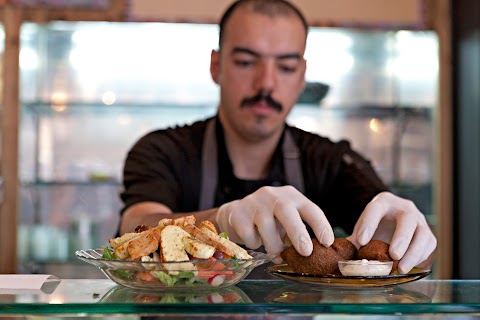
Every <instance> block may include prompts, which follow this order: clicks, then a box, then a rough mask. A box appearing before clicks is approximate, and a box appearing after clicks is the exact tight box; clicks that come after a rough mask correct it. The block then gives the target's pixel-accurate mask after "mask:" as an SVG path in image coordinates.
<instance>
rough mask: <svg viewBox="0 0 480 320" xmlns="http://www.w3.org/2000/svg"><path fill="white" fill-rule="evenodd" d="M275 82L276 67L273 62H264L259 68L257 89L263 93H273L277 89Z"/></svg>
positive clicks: (256, 82)
mask: <svg viewBox="0 0 480 320" xmlns="http://www.w3.org/2000/svg"><path fill="white" fill-rule="evenodd" d="M275 82H276V80H275V66H274V64H273V62H271V61H264V62H262V63H261V64H260V65H259V66H258V70H257V75H256V81H255V86H256V88H255V89H256V90H258V91H263V92H271V91H272V90H273V89H274V87H275Z"/></svg>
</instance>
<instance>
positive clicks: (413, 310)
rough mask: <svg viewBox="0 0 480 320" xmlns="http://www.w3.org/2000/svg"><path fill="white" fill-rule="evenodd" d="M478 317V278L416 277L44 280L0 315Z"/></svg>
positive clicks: (4, 302) (3, 302)
mask: <svg viewBox="0 0 480 320" xmlns="http://www.w3.org/2000/svg"><path fill="white" fill-rule="evenodd" d="M47 314H48V315H50V316H52V315H65V314H70V315H72V314H76V315H84V316H85V315H127V314H135V315H139V314H141V315H157V314H162V315H168V314H170V315H174V314H175V315H184V316H188V315H193V314H195V315H196V316H198V315H199V314H203V315H246V314H249V315H257V316H258V315H266V314H269V315H276V316H280V315H282V316H285V315H299V314H301V315H315V314H350V315H360V314H377V315H378V314H394V315H398V314H407V315H413V314H416V315H419V314H423V315H434V314H437V315H438V314H463V315H465V314H470V315H473V314H477V315H478V314H480V280H462V281H460V280H458V281H456V280H419V281H415V282H410V283H407V284H402V285H397V286H393V287H386V288H372V289H341V288H328V287H324V286H322V287H319V286H312V285H305V284H301V283H293V282H288V281H284V280H244V281H242V282H240V283H239V284H237V285H236V286H232V287H227V288H223V289H218V290H211V291H208V290H207V291H201V292H196V291H191V290H190V291H177V290H169V291H163V292H162V291H140V290H136V289H130V288H126V287H122V286H119V285H117V284H115V283H114V282H112V281H110V280H106V279H63V280H53V281H52V280H50V282H47V283H45V284H44V286H43V287H42V289H39V290H7V289H3V290H1V291H0V316H3V315H47Z"/></svg>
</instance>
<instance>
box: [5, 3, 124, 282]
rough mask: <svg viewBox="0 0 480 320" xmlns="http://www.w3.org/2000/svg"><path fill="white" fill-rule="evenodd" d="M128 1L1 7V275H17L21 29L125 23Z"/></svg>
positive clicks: (8, 5)
mask: <svg viewBox="0 0 480 320" xmlns="http://www.w3.org/2000/svg"><path fill="white" fill-rule="evenodd" d="M126 6H127V2H126V0H111V3H110V6H109V7H108V8H106V9H103V10H94V9H78V8H68V9H61V8H55V9H51V8H45V7H41V8H20V7H17V6H14V5H12V4H5V5H4V6H3V7H1V8H0V17H2V20H3V24H4V28H5V53H4V56H3V66H4V70H3V74H2V92H3V96H2V104H1V107H2V108H1V138H2V141H1V150H0V151H1V152H0V154H1V163H0V175H1V176H2V177H3V202H2V204H1V207H0V252H1V253H2V255H1V257H0V274H1V273H16V268H17V259H16V257H17V252H16V242H17V241H16V240H17V225H18V209H19V200H18V189H19V181H18V149H19V145H18V144H19V127H18V126H19V112H20V101H19V99H20V96H19V70H20V67H19V53H20V48H19V46H20V27H21V25H22V23H23V22H24V21H32V22H37V23H45V22H48V21H53V20H67V21H124V17H125V12H126Z"/></svg>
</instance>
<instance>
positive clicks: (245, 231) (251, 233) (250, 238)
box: [229, 205, 262, 249]
mask: <svg viewBox="0 0 480 320" xmlns="http://www.w3.org/2000/svg"><path fill="white" fill-rule="evenodd" d="M231 210H232V212H231V213H230V219H229V220H230V221H229V222H230V224H231V226H232V228H233V229H234V230H235V232H236V234H237V235H238V236H239V237H240V239H241V241H235V242H238V243H243V244H245V245H246V246H247V247H248V248H250V249H258V248H259V247H260V246H261V245H262V238H261V237H260V234H259V233H258V230H257V228H256V227H255V224H254V220H253V219H254V217H253V215H247V214H245V212H250V211H252V210H253V212H254V210H255V208H252V207H247V206H242V205H237V206H235V207H234V208H232V209H231ZM242 213H243V214H242Z"/></svg>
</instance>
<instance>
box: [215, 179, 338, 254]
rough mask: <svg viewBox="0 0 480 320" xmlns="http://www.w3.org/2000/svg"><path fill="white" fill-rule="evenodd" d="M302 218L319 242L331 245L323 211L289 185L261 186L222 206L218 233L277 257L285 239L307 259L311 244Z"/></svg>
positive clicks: (218, 221)
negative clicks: (261, 247) (262, 247)
mask: <svg viewBox="0 0 480 320" xmlns="http://www.w3.org/2000/svg"><path fill="white" fill-rule="evenodd" d="M302 219H303V220H304V221H305V222H306V223H308V225H310V226H311V227H312V229H313V231H314V233H315V236H316V237H317V238H318V240H319V242H320V243H322V244H324V245H325V246H330V245H331V244H332V243H333V240H334V235H333V230H332V227H331V226H330V223H329V222H328V220H327V218H326V217H325V214H324V213H323V211H322V210H321V209H320V208H319V207H318V206H317V205H315V204H314V203H313V202H312V201H310V200H309V199H307V198H306V197H305V196H304V195H303V194H302V193H300V192H299V191H298V190H297V189H295V188H294V187H292V186H282V187H262V188H260V189H258V190H257V191H256V192H254V193H252V194H250V195H248V196H246V197H245V198H243V199H241V200H236V201H232V202H228V203H226V204H224V205H222V206H221V207H220V208H219V209H218V212H217V216H216V222H217V224H218V226H219V227H220V230H221V231H225V232H227V233H228V236H229V237H230V239H231V240H232V241H234V242H237V243H241V244H245V245H246V246H247V247H249V248H251V249H257V248H258V247H260V246H261V245H262V244H263V245H264V246H265V250H266V251H267V252H268V253H272V254H275V255H278V254H280V252H281V251H282V250H283V247H284V241H285V236H287V237H288V238H289V240H290V242H291V244H292V245H293V246H294V247H295V249H297V251H298V253H300V254H301V255H304V256H308V255H310V254H311V253H312V250H313V244H312V241H311V239H310V236H309V234H308V231H307V229H306V227H305V224H304V223H303V221H302Z"/></svg>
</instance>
